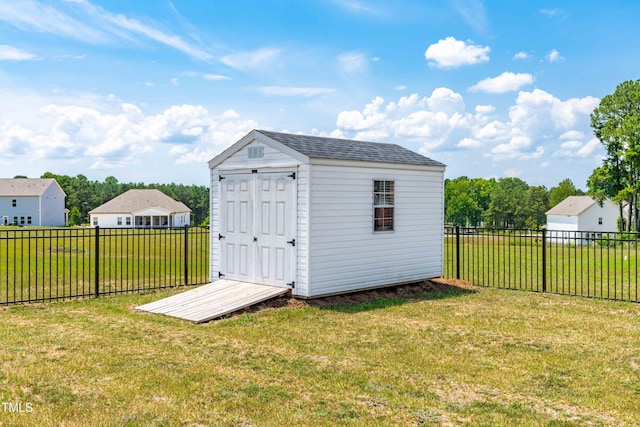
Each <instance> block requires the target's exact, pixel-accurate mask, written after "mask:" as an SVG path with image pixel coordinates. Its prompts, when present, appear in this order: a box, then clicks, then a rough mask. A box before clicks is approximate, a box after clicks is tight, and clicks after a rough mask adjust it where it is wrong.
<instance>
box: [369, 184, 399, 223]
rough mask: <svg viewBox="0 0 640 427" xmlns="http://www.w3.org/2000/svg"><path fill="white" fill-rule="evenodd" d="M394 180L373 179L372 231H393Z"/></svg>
mask: <svg viewBox="0 0 640 427" xmlns="http://www.w3.org/2000/svg"><path fill="white" fill-rule="evenodd" d="M394 187H395V186H394V181H373V231H393V206H394V205H393V203H394V201H393V199H394Z"/></svg>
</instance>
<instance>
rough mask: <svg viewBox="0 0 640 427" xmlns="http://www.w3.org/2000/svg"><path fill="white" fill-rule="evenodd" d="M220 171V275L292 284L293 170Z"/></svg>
mask: <svg viewBox="0 0 640 427" xmlns="http://www.w3.org/2000/svg"><path fill="white" fill-rule="evenodd" d="M222 176H223V178H224V179H223V180H221V184H222V185H221V195H220V196H221V197H220V200H221V203H220V211H221V212H220V225H221V227H220V228H221V236H222V238H221V239H220V248H221V250H220V271H221V273H222V274H223V275H224V278H225V279H234V280H240V281H244V282H252V283H260V284H265V285H274V286H292V285H293V282H294V277H295V259H296V258H295V257H296V253H295V240H294V239H295V230H296V215H295V214H296V210H295V204H294V198H293V195H294V191H295V190H294V186H295V181H294V178H293V177H292V173H291V172H288V173H260V174H228V175H224V174H223V175H222Z"/></svg>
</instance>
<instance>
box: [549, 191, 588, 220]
mask: <svg viewBox="0 0 640 427" xmlns="http://www.w3.org/2000/svg"><path fill="white" fill-rule="evenodd" d="M595 204H596V201H595V200H593V199H592V198H591V197H589V196H569V197H567V198H566V199H564V200H563V201H561V202H560V203H558V204H557V205H555V206H554V207H552V208H551V209H549V210H548V211H547V215H569V216H577V215H580V214H581V213H582V212H584V211H586V210H587V209H589V208H590V207H591V206H593V205H595Z"/></svg>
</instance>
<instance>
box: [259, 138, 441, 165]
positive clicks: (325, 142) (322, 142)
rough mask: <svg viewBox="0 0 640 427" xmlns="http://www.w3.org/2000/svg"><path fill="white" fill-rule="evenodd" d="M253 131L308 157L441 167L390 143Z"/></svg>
mask: <svg viewBox="0 0 640 427" xmlns="http://www.w3.org/2000/svg"><path fill="white" fill-rule="evenodd" d="M254 131H255V132H258V133H260V134H262V135H264V136H266V137H268V138H271V139H272V140H274V141H276V142H278V143H280V144H283V145H285V146H287V147H289V148H291V149H293V150H295V151H297V152H299V153H302V154H304V155H306V156H308V157H310V158H323V159H336V160H355V161H369V162H381V163H401V164H402V163H404V164H415V165H429V166H444V164H442V163H440V162H437V161H435V160H433V159H430V158H429V157H426V156H424V155H422V154H419V153H416V152H414V151H412V150H409V149H408V148H405V147H403V146H401V145H399V144H394V143H388V142H372V141H361V140H354V139H346V138H335V137H325V136H315V135H304V134H291V133H284V132H275V131H268V130H262V129H255V130H254Z"/></svg>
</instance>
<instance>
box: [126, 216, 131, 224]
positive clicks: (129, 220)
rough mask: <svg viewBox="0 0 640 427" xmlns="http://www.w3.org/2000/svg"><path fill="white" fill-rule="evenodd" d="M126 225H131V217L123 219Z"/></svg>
mask: <svg viewBox="0 0 640 427" xmlns="http://www.w3.org/2000/svg"><path fill="white" fill-rule="evenodd" d="M125 220H126V223H127V225H131V217H130V216H128V217H126V218H125Z"/></svg>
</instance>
